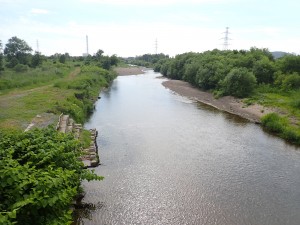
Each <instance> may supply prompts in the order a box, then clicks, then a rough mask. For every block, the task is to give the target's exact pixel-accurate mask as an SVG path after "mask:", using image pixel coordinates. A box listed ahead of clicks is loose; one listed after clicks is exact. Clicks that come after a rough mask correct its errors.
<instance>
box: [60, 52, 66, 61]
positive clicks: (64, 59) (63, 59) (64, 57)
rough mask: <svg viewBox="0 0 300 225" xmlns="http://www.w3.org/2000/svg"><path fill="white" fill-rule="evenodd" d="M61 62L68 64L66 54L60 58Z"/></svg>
mask: <svg viewBox="0 0 300 225" xmlns="http://www.w3.org/2000/svg"><path fill="white" fill-rule="evenodd" d="M59 62H60V63H66V55H65V54H62V55H60V56H59Z"/></svg>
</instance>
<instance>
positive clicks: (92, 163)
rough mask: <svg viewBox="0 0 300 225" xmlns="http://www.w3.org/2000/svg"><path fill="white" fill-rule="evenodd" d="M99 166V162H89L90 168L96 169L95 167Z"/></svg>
mask: <svg viewBox="0 0 300 225" xmlns="http://www.w3.org/2000/svg"><path fill="white" fill-rule="evenodd" d="M98 165H99V161H98V160H92V161H91V166H92V167H96V166H98Z"/></svg>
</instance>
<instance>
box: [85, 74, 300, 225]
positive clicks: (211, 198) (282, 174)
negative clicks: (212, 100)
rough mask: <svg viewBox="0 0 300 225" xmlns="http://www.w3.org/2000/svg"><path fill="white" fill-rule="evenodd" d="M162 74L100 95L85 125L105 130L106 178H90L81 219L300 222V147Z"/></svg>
mask: <svg viewBox="0 0 300 225" xmlns="http://www.w3.org/2000/svg"><path fill="white" fill-rule="evenodd" d="M159 75H160V74H155V73H154V72H153V71H148V72H147V73H146V74H145V75H139V76H122V77H118V78H117V79H116V80H115V81H114V82H113V84H112V86H111V88H110V89H109V90H107V91H105V92H102V93H101V99H100V100H99V101H98V102H97V103H96V110H95V112H94V114H93V115H92V117H91V118H90V120H89V122H88V123H86V124H85V127H86V128H97V129H98V131H99V137H98V139H97V141H98V145H99V151H100V157H101V163H102V165H101V166H99V167H97V168H96V172H97V174H99V175H103V176H104V177H105V180H104V181H101V182H90V183H84V188H85V191H86V196H85V197H84V199H83V202H85V203H88V204H90V205H91V206H93V207H94V209H93V210H91V211H89V213H87V214H85V215H83V216H82V217H83V218H81V220H82V222H81V224H114V225H115V224H126V225H127V224H172V225H175V224H225V225H226V224H228V225H234V224H236V225H240V224H252V225H254V224H255V225H256V224H257V225H261V224H270V225H271V224H272V225H276V224H278V225H282V224H295V225H298V224H300V167H299V165H300V164H299V162H300V152H299V150H297V149H296V148H295V147H293V146H290V145H288V144H286V143H285V142H284V141H282V140H280V139H278V138H276V137H273V136H271V135H269V134H267V133H265V132H264V131H263V130H262V129H261V128H260V126H258V125H255V124H252V123H249V122H247V121H246V120H244V119H241V118H239V117H236V116H233V115H230V114H228V113H223V112H220V111H218V110H215V109H213V108H211V107H208V106H206V105H203V104H199V103H196V102H193V101H191V100H189V99H187V98H184V97H181V96H178V95H176V94H174V93H173V92H171V91H170V90H168V89H165V88H164V87H163V86H162V85H161V82H162V81H163V80H162V79H156V78H155V77H156V76H159ZM93 207H92V208H93ZM84 217H88V218H84Z"/></svg>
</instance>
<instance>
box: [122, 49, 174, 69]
mask: <svg viewBox="0 0 300 225" xmlns="http://www.w3.org/2000/svg"><path fill="white" fill-rule="evenodd" d="M168 58H169V55H165V54H163V53H160V54H144V55H142V56H136V57H130V58H126V59H125V62H126V63H127V64H132V65H137V66H144V67H154V65H155V64H157V63H158V64H160V61H161V60H164V59H168ZM156 72H159V71H156Z"/></svg>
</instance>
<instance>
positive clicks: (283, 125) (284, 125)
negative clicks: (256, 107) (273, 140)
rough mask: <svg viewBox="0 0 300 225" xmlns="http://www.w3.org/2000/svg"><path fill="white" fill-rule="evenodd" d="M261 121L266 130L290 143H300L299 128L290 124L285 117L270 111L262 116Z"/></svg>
mask: <svg viewBox="0 0 300 225" xmlns="http://www.w3.org/2000/svg"><path fill="white" fill-rule="evenodd" d="M261 122H262V125H263V126H264V127H265V128H266V129H267V130H268V131H270V132H272V133H275V134H277V135H278V136H280V137H282V138H283V139H285V140H287V141H289V142H291V143H294V144H298V145H299V144H300V130H299V129H297V128H296V127H294V126H292V125H290V124H289V121H288V119H287V118H285V117H280V116H279V115H278V114H276V113H270V114H267V115H265V116H264V117H262V119H261Z"/></svg>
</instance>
